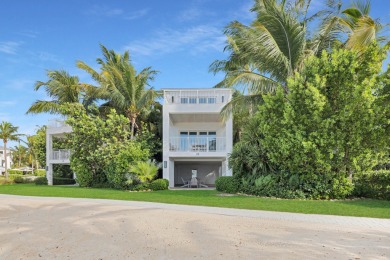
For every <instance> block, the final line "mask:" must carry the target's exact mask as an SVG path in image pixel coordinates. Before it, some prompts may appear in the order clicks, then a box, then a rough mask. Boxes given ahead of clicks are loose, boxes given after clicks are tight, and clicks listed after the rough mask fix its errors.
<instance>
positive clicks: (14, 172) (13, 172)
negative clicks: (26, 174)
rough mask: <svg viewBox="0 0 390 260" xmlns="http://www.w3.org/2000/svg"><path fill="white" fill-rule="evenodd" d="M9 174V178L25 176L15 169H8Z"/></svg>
mask: <svg viewBox="0 0 390 260" xmlns="http://www.w3.org/2000/svg"><path fill="white" fill-rule="evenodd" d="M7 172H8V175H9V176H11V175H23V172H22V171H18V170H14V169H8V170H7Z"/></svg>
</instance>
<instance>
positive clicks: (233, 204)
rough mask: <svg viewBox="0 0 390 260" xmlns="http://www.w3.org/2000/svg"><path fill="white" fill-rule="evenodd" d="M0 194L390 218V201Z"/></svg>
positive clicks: (208, 194) (171, 193) (63, 189)
mask: <svg viewBox="0 0 390 260" xmlns="http://www.w3.org/2000/svg"><path fill="white" fill-rule="evenodd" d="M0 194H12V195H24V196H44V197H68V198H91V199H113V200H132V201H149V202H161V203H169V204H185V205H198V206H213V207H224V208H236V209H251V210H268V211H283V212H295V213H305V214H325V215H339V216H356V217H372V218H390V201H383V200H372V199H356V200H340V201H324V200H322V201H321V200H284V199H274V198H258V197H252V196H221V194H220V193H219V192H217V191H215V190H165V191H154V192H128V191H120V190H112V189H93V188H80V187H74V186H73V187H72V186H37V185H34V184H15V185H0Z"/></svg>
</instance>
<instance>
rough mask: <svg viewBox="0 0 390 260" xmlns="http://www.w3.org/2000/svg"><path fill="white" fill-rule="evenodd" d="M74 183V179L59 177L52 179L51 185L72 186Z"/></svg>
mask: <svg viewBox="0 0 390 260" xmlns="http://www.w3.org/2000/svg"><path fill="white" fill-rule="evenodd" d="M75 183H76V181H75V180H74V179H69V178H60V177H54V178H53V185H73V184H75Z"/></svg>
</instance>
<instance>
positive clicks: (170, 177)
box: [168, 160, 175, 188]
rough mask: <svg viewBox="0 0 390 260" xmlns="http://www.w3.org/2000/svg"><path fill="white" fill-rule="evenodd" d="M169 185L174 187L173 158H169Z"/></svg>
mask: <svg viewBox="0 0 390 260" xmlns="http://www.w3.org/2000/svg"><path fill="white" fill-rule="evenodd" d="M168 164H169V166H168V167H169V187H170V188H173V187H175V162H174V161H173V160H169V163H168Z"/></svg>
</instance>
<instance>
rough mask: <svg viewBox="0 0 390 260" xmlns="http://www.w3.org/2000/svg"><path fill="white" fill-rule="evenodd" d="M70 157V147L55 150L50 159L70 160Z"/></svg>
mask: <svg viewBox="0 0 390 260" xmlns="http://www.w3.org/2000/svg"><path fill="white" fill-rule="evenodd" d="M69 159H70V150H68V149H58V150H53V151H52V152H51V154H50V160H54V161H69Z"/></svg>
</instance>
